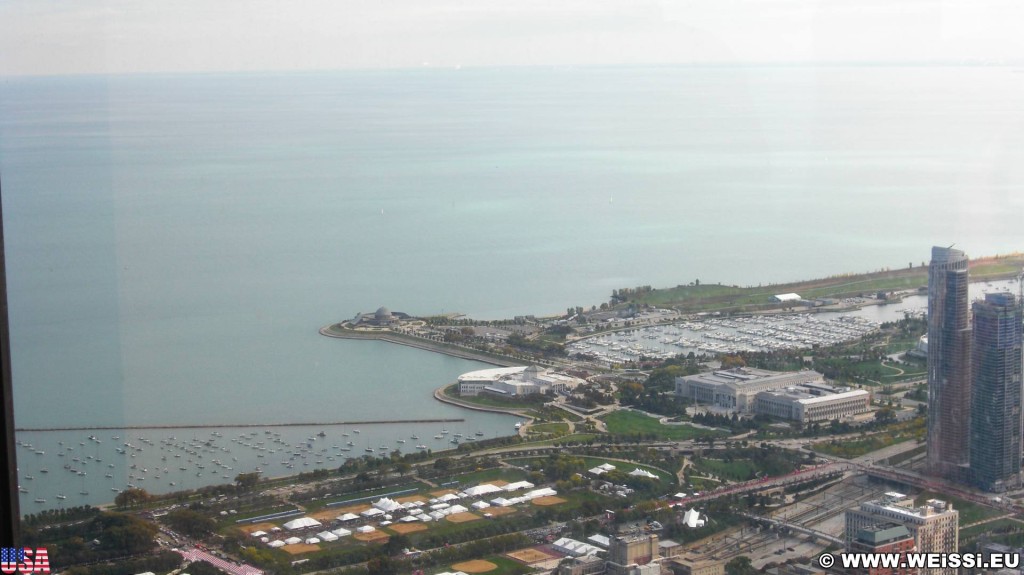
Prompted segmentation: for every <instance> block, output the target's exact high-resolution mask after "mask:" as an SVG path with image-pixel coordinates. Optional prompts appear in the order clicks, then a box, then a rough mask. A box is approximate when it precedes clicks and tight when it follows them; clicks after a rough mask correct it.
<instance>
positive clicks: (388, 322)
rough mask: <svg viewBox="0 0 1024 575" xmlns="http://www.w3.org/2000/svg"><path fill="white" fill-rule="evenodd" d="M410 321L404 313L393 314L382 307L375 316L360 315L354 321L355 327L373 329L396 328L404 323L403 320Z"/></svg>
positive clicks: (374, 313)
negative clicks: (370, 327)
mask: <svg viewBox="0 0 1024 575" xmlns="http://www.w3.org/2000/svg"><path fill="white" fill-rule="evenodd" d="M404 319H409V315H408V314H405V313H402V312H392V311H391V310H389V309H388V308H386V307H384V306H381V307H379V308H377V311H375V312H373V314H368V313H360V314H359V315H357V316H356V317H355V318H354V319H353V320H352V324H353V325H359V326H373V327H395V326H397V325H400V324H401V323H402V320H404Z"/></svg>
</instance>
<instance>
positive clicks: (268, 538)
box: [260, 537, 270, 543]
mask: <svg viewBox="0 0 1024 575" xmlns="http://www.w3.org/2000/svg"><path fill="white" fill-rule="evenodd" d="M260 541H262V542H263V543H270V537H260Z"/></svg>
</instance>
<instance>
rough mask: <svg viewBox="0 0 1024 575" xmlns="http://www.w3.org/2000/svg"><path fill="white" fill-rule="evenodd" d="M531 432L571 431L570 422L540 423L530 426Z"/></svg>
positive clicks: (560, 432) (563, 432)
mask: <svg viewBox="0 0 1024 575" xmlns="http://www.w3.org/2000/svg"><path fill="white" fill-rule="evenodd" d="M529 432H530V433H559V434H565V433H568V432H569V424H568V423H538V424H536V425H531V426H530V427H529Z"/></svg>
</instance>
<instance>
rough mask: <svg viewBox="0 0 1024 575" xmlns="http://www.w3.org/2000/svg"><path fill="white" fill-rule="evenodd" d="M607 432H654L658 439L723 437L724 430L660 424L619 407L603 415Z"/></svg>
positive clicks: (625, 433) (655, 420)
mask: <svg viewBox="0 0 1024 575" xmlns="http://www.w3.org/2000/svg"><path fill="white" fill-rule="evenodd" d="M604 422H605V423H606V424H608V433H611V434H614V435H629V434H632V433H643V434H654V435H655V436H656V437H657V438H659V439H673V440H685V439H693V438H695V437H708V436H712V437H723V436H726V435H728V432H726V431H718V430H711V429H702V428H699V427H693V426H691V425H686V424H683V425H662V424H661V423H659V422H658V420H657V419H655V418H653V417H649V416H647V415H644V414H642V413H636V412H635V411H629V410H624V409H620V410H618V411H614V412H612V413H609V414H608V415H606V416H605V417H604Z"/></svg>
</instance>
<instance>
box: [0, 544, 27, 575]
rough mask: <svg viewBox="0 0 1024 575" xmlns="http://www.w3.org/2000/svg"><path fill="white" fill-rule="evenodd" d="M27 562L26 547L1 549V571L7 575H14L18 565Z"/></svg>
mask: <svg viewBox="0 0 1024 575" xmlns="http://www.w3.org/2000/svg"><path fill="white" fill-rule="evenodd" d="M24 562H25V548H24V547H3V548H0V570H2V571H3V572H4V573H5V574H6V575H10V574H11V573H14V572H15V571H16V570H17V569H18V564H20V563H24Z"/></svg>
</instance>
